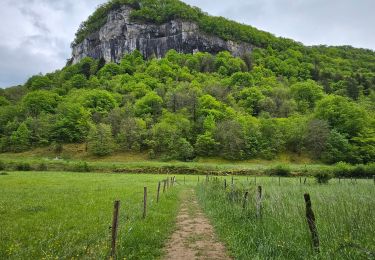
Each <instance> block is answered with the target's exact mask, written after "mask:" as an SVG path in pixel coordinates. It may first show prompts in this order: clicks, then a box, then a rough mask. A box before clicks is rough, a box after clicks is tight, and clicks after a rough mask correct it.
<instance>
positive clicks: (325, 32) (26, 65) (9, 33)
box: [0, 0, 375, 87]
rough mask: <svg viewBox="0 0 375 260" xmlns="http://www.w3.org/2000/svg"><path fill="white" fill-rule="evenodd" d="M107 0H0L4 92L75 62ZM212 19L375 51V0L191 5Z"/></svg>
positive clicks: (220, 0) (237, 0)
mask: <svg viewBox="0 0 375 260" xmlns="http://www.w3.org/2000/svg"><path fill="white" fill-rule="evenodd" d="M103 2H105V0H0V17H1V18H0V19H1V20H0V21H1V22H0V35H1V38H0V87H7V86H12V85H17V84H23V83H24V82H25V81H26V80H27V78H28V77H30V76H31V75H33V74H37V73H40V72H42V73H46V72H52V71H54V70H56V69H59V68H61V67H63V66H64V65H65V62H66V60H67V59H69V58H70V56H71V50H70V43H71V42H72V40H73V39H74V34H75V32H76V30H77V28H78V26H79V24H80V23H81V22H82V21H83V20H85V19H86V18H87V17H88V16H89V15H90V14H91V13H92V12H93V11H94V10H95V8H96V6H97V5H98V4H100V3H103ZM185 2H186V3H188V4H191V5H194V6H198V7H200V8H201V9H202V10H203V11H206V12H208V13H209V14H212V15H219V16H224V17H227V18H230V19H233V20H236V21H238V22H241V23H246V24H250V25H253V26H255V27H257V28H259V29H262V30H265V31H268V32H271V33H273V34H275V35H276V36H282V37H287V38H292V39H294V40H297V41H300V42H303V43H305V44H307V45H314V44H327V45H353V46H355V47H362V48H369V49H373V50H375V15H374V10H375V0H231V1H228V0H215V1H212V0H185Z"/></svg>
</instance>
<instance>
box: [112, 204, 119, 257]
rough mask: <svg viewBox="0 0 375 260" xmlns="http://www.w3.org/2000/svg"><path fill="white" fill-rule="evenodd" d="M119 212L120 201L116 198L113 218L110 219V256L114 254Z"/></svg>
mask: <svg viewBox="0 0 375 260" xmlns="http://www.w3.org/2000/svg"><path fill="white" fill-rule="evenodd" d="M119 212H120V201H119V200H116V201H115V203H114V207H113V219H112V243H111V257H113V258H114V257H115V255H116V240H117V230H118V219H119V217H118V216H119Z"/></svg>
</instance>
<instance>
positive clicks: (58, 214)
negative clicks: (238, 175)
mask: <svg viewBox="0 0 375 260" xmlns="http://www.w3.org/2000/svg"><path fill="white" fill-rule="evenodd" d="M165 177H166V176H161V175H158V176H156V175H116V174H94V173H56V172H48V173H46V172H10V173H9V174H8V175H6V176H0V191H1V194H0V241H1V242H0V259H55V258H58V259H74V258H75V259H77V258H86V259H105V258H107V257H108V254H109V253H110V234H111V230H110V226H111V222H112V213H113V202H114V200H117V199H119V200H121V206H120V221H119V235H118V247H117V252H118V253H117V257H118V258H119V259H124V258H126V259H154V258H157V257H160V256H161V255H162V254H163V247H164V243H165V241H166V239H167V238H168V237H169V235H170V234H171V232H172V231H173V229H174V223H175V217H176V215H177V211H178V207H179V204H180V201H179V200H180V198H179V193H180V191H181V189H183V188H182V185H176V186H175V187H174V188H172V189H170V190H169V191H168V192H167V193H165V194H162V195H161V198H160V203H159V204H156V189H157V182H158V181H159V180H161V179H162V178H165ZM144 186H147V187H148V193H149V194H148V215H147V218H146V219H145V220H143V219H142V205H143V203H142V199H143V187H144Z"/></svg>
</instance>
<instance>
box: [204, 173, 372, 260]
mask: <svg viewBox="0 0 375 260" xmlns="http://www.w3.org/2000/svg"><path fill="white" fill-rule="evenodd" d="M227 181H228V187H227V189H226V190H225V189H224V183H223V179H222V178H220V179H219V180H218V181H217V182H213V181H211V182H209V183H208V184H207V185H204V184H201V185H199V186H198V187H197V193H198V198H199V201H200V203H201V205H202V206H203V208H204V210H205V212H206V213H207V215H208V216H209V217H210V218H211V220H212V222H213V224H214V226H215V228H216V231H217V232H218V234H219V237H220V238H221V239H222V240H223V241H224V242H225V243H226V244H227V246H228V248H229V250H230V252H231V254H232V255H233V256H234V257H235V259H374V258H375V236H374V234H375V224H374V219H375V210H374V209H375V199H374V198H375V186H374V182H373V181H372V180H358V181H357V182H356V183H355V182H354V181H351V180H348V179H346V180H341V181H340V182H339V181H338V180H337V179H335V180H331V182H330V183H329V184H327V185H319V184H316V183H315V180H313V179H308V180H307V183H306V185H304V184H303V181H302V184H300V182H299V178H281V185H279V182H278V178H270V177H261V178H259V177H258V178H257V180H256V182H257V183H256V184H255V179H254V178H252V177H250V178H249V180H247V178H246V177H235V184H234V188H232V186H231V185H230V182H231V180H230V178H227ZM258 185H261V186H262V188H263V193H264V194H263V199H262V217H261V218H259V217H258V218H257V216H256V206H255V204H256V202H255V201H256V199H255V196H256V189H257V186H258ZM245 191H248V192H249V198H248V202H247V203H246V209H245V210H244V209H243V196H244V192H245ZM305 192H308V193H309V194H310V195H311V199H312V207H313V210H314V211H315V216H316V219H317V229H318V233H319V237H320V243H321V252H320V254H316V253H314V252H313V250H312V247H311V236H310V233H309V229H308V225H307V221H306V218H305V202H304V198H303V195H304V193H305Z"/></svg>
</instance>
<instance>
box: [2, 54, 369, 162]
mask: <svg viewBox="0 0 375 260" xmlns="http://www.w3.org/2000/svg"><path fill="white" fill-rule="evenodd" d="M266 53H267V52H263V51H261V53H259V52H254V53H253V54H252V55H251V56H249V57H245V58H244V59H240V58H235V57H233V56H231V55H230V54H229V53H227V52H222V53H219V54H218V55H216V56H214V55H210V54H207V53H197V54H194V55H193V54H178V53H177V52H176V51H173V50H172V51H169V52H168V54H167V55H166V57H165V58H163V59H152V60H149V61H145V60H144V59H143V57H142V55H141V54H140V53H139V52H138V51H136V52H134V53H132V54H130V55H126V56H125V57H124V58H123V59H122V60H121V62H120V63H119V64H115V63H108V64H105V63H104V62H103V60H98V61H97V60H93V59H90V58H85V59H83V60H82V61H81V62H80V63H78V64H75V65H71V66H67V67H65V68H63V69H62V70H60V71H56V72H54V73H50V74H47V75H36V76H33V77H31V78H30V79H29V80H28V81H27V83H26V84H25V86H22V87H17V88H10V89H5V90H2V92H1V93H0V94H1V95H0V135H1V139H0V140H1V141H0V149H1V151H2V152H8V151H13V152H21V151H25V150H28V149H31V148H34V147H40V146H52V147H53V148H54V149H55V151H56V152H57V153H58V152H59V151H60V150H61V145H62V144H63V143H82V142H86V143H87V148H88V150H89V151H90V152H91V153H93V154H96V155H107V154H111V153H113V152H115V151H139V152H140V151H142V152H145V151H147V152H148V153H149V155H150V157H151V158H156V157H162V158H167V159H179V160H189V159H192V158H194V157H196V156H203V157H208V156H209V157H211V156H221V157H223V158H227V159H232V160H243V159H250V158H265V159H273V158H275V157H276V156H278V155H279V154H280V153H285V152H287V153H296V154H304V155H308V156H310V157H311V158H313V159H316V160H322V161H324V162H327V163H335V162H338V161H346V162H350V163H368V162H372V161H374V158H375V138H374V137H375V135H374V129H375V127H374V123H375V120H374V119H375V116H374V104H375V102H374V101H375V94H374V84H373V83H372V84H370V85H369V86H368V88H364V87H361V86H358V84H357V83H356V86H357V87H358V90H359V94H358V96H357V97H351V96H350V95H349V93H348V92H347V88H345V86H341V87H340V88H339V87H337V88H336V89H335V90H334V91H328V90H327V88H325V87H324V86H322V85H321V84H319V83H317V82H316V81H314V80H312V79H311V77H309V76H308V73H307V74H305V75H306V76H303V77H301V78H298V77H295V76H294V75H293V73H294V72H295V71H296V70H297V71H300V70H301V71H303V70H305V69H306V67H305V66H303V65H298V64H296V65H295V66H290V67H289V68H290V70H291V71H289V70H286V71H284V72H280V71H279V70H277V69H276V67H271V66H270V65H269V64H268V60H270V59H275V60H277V57H276V56H269V55H265V54H266ZM280 67H281V65H280ZM337 69H340V68H337ZM287 74H290V75H289V76H288V75H287ZM354 80H355V79H354ZM372 80H373V79H372ZM336 83H337V82H336V81H334V80H332V81H331V83H330V84H336Z"/></svg>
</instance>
